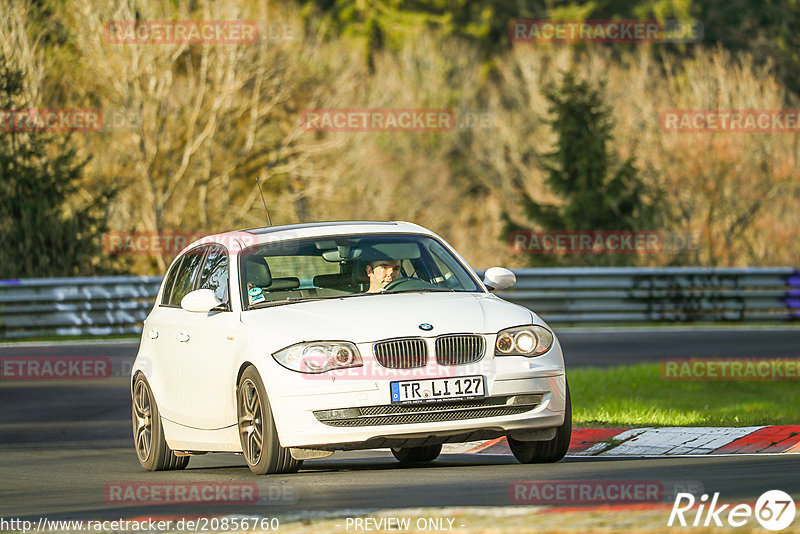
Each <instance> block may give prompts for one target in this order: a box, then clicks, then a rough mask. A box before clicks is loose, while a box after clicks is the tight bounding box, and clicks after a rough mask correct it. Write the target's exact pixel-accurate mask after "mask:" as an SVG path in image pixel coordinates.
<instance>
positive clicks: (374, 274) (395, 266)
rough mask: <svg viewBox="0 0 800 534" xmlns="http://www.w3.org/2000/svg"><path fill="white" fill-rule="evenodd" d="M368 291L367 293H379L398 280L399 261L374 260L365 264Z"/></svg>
mask: <svg viewBox="0 0 800 534" xmlns="http://www.w3.org/2000/svg"><path fill="white" fill-rule="evenodd" d="M367 278H369V289H367V293H380V292H381V291H385V288H386V286H387V285H389V284H390V283H392V282H394V281H395V280H397V279H398V278H400V260H376V261H371V262H369V263H368V264H367Z"/></svg>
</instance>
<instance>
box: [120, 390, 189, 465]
mask: <svg viewBox="0 0 800 534" xmlns="http://www.w3.org/2000/svg"><path fill="white" fill-rule="evenodd" d="M132 400H133V402H132V403H131V420H132V423H133V446H134V447H135V449H136V457H137V458H138V459H139V464H140V465H141V466H142V467H144V468H145V469H147V470H148V471H169V470H176V469H185V468H186V465H187V464H188V463H189V457H188V456H175V453H174V452H172V450H171V449H170V448H169V446H168V445H167V441H166V439H165V438H164V429H163V428H162V426H161V416H160V415H159V413H158V406H157V405H156V400H155V398H154V397H153V392H152V391H151V390H150V384H148V383H147V379H146V378H145V377H144V375H141V374H140V375H138V376H137V377H136V381H134V383H133V399H132Z"/></svg>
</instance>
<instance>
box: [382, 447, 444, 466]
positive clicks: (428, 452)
mask: <svg viewBox="0 0 800 534" xmlns="http://www.w3.org/2000/svg"><path fill="white" fill-rule="evenodd" d="M441 452H442V445H441V444H439V445H426V446H424V447H401V448H398V449H392V454H393V455H394V457H395V458H397V460H398V461H399V462H400V463H401V464H421V463H428V462H432V461H434V460H435V459H436V458H438V457H439V453H441Z"/></svg>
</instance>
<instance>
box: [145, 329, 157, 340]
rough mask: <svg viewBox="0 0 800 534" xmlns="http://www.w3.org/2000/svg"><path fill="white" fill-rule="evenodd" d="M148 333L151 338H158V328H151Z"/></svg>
mask: <svg viewBox="0 0 800 534" xmlns="http://www.w3.org/2000/svg"><path fill="white" fill-rule="evenodd" d="M147 335H149V336H150V339H158V330H156V329H155V328H151V329H150V331H149V332H148V333H147Z"/></svg>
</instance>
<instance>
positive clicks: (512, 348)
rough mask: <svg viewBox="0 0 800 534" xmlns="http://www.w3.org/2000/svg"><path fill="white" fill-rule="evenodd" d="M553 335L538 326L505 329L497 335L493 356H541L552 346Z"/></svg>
mask: <svg viewBox="0 0 800 534" xmlns="http://www.w3.org/2000/svg"><path fill="white" fill-rule="evenodd" d="M553 339H554V338H553V333H552V332H551V331H550V330H548V329H547V328H545V327H543V326H539V325H530V326H517V327H514V328H506V329H505V330H501V331H500V332H498V334H497V341H496V342H495V344H494V355H495V356H527V357H528V358H533V357H534V356H541V355H542V354H544V353H545V352H547V351H548V350H550V347H552V346H553Z"/></svg>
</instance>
